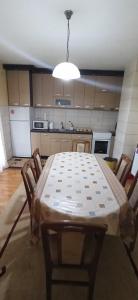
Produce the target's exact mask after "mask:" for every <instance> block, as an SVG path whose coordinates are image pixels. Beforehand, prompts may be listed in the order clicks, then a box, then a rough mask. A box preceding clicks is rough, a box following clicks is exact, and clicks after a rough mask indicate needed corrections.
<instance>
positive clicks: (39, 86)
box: [32, 73, 54, 107]
mask: <svg viewBox="0 0 138 300" xmlns="http://www.w3.org/2000/svg"><path fill="white" fill-rule="evenodd" d="M32 85H33V104H34V106H37V107H41V106H42V107H50V106H53V105H54V100H53V99H54V98H53V90H54V78H53V77H52V76H51V75H49V74H40V73H34V74H33V75H32Z"/></svg>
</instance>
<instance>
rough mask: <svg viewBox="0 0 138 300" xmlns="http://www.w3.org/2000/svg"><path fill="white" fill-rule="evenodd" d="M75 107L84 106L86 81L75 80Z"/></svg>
mask: <svg viewBox="0 0 138 300" xmlns="http://www.w3.org/2000/svg"><path fill="white" fill-rule="evenodd" d="M74 107H76V108H79V107H80V108H81V107H84V83H83V82H81V81H79V80H74Z"/></svg>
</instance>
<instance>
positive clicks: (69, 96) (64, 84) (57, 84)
mask: <svg viewBox="0 0 138 300" xmlns="http://www.w3.org/2000/svg"><path fill="white" fill-rule="evenodd" d="M73 98H74V81H73V80H70V81H65V80H62V79H58V78H54V102H55V104H56V100H58V99H62V100H69V101H70V106H73Z"/></svg>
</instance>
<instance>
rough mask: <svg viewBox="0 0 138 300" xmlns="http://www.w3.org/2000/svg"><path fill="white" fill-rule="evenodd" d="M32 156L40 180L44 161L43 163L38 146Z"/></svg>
mask: <svg viewBox="0 0 138 300" xmlns="http://www.w3.org/2000/svg"><path fill="white" fill-rule="evenodd" d="M32 156H33V160H34V166H35V170H36V176H37V180H38V179H39V177H40V174H41V172H42V163H41V157H40V153H39V149H38V148H37V149H35V151H34V152H33V155H32Z"/></svg>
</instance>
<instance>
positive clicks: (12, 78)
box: [7, 71, 20, 105]
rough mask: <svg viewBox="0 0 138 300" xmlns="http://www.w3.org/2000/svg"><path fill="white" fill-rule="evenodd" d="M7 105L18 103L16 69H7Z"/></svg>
mask: <svg viewBox="0 0 138 300" xmlns="http://www.w3.org/2000/svg"><path fill="white" fill-rule="evenodd" d="M7 85H8V100H9V105H20V95H19V77H18V71H7Z"/></svg>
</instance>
